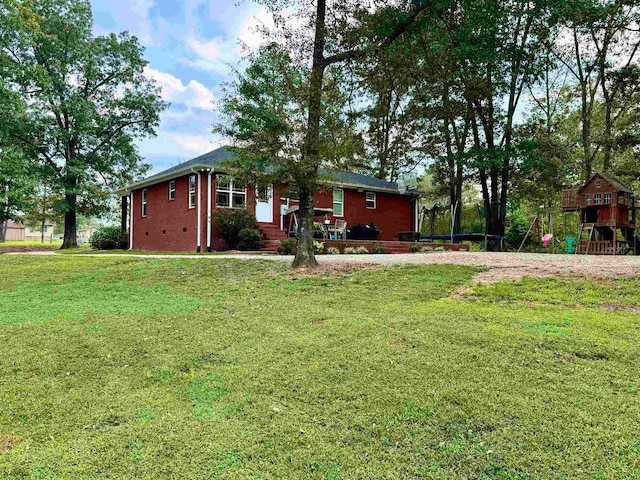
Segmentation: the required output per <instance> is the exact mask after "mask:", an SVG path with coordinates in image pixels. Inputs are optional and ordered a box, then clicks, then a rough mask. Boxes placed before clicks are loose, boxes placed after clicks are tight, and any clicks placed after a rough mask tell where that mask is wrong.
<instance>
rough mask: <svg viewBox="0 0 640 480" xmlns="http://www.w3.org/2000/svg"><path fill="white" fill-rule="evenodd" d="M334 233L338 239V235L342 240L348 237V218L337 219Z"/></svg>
mask: <svg viewBox="0 0 640 480" xmlns="http://www.w3.org/2000/svg"><path fill="white" fill-rule="evenodd" d="M333 234H334V236H335V240H337V239H338V236H340V238H341V239H342V240H346V239H347V221H346V220H336V224H335V226H334V227H333Z"/></svg>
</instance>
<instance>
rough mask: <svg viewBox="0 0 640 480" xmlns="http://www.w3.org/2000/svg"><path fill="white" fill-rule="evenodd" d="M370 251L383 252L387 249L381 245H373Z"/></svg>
mask: <svg viewBox="0 0 640 480" xmlns="http://www.w3.org/2000/svg"><path fill="white" fill-rule="evenodd" d="M371 253H377V254H384V253H387V251H386V250H385V249H384V247H383V246H382V245H374V246H373V248H372V249H371Z"/></svg>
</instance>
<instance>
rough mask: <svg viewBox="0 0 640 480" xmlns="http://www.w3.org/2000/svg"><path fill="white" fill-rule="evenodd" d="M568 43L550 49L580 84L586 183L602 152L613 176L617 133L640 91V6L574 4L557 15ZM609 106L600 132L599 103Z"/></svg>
mask: <svg viewBox="0 0 640 480" xmlns="http://www.w3.org/2000/svg"><path fill="white" fill-rule="evenodd" d="M555 13H556V17H557V21H558V23H559V24H560V25H561V27H562V32H563V33H564V38H566V39H567V40H566V41H557V42H555V43H553V44H551V45H550V49H551V51H552V52H553V53H554V55H555V56H556V58H557V59H558V61H560V62H561V63H562V64H563V65H564V67H565V68H566V69H567V70H568V71H569V72H570V74H571V76H572V77H573V79H574V80H575V82H576V90H577V96H578V101H579V105H580V113H581V115H580V120H581V144H582V150H583V178H584V179H585V180H586V179H588V178H589V177H591V174H592V172H593V169H594V164H595V162H596V159H597V156H598V154H599V153H602V154H603V158H602V168H603V170H604V171H605V172H606V171H609V170H610V169H611V166H612V165H611V164H612V153H613V151H614V150H615V139H614V135H613V133H614V130H615V125H616V123H617V122H618V121H619V120H620V117H621V115H623V114H624V112H625V111H626V110H627V109H628V108H629V107H630V106H631V105H632V103H631V101H632V98H633V95H632V94H633V93H634V92H638V90H639V89H640V73H639V70H638V67H637V65H636V64H635V63H636V61H637V56H638V50H639V49H640V32H639V31H638V22H639V21H640V6H638V5H637V3H636V2H628V1H625V0H607V1H598V0H572V1H570V2H560V3H559V4H558V9H557V10H556V12H555ZM599 102H602V104H603V106H604V122H603V125H602V130H601V131H600V132H597V131H594V129H593V122H594V115H595V113H596V111H595V109H596V107H597V104H598V103H599Z"/></svg>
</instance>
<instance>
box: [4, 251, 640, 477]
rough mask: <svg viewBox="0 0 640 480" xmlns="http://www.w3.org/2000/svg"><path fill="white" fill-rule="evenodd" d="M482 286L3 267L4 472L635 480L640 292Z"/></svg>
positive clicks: (573, 284) (439, 271)
mask: <svg viewBox="0 0 640 480" xmlns="http://www.w3.org/2000/svg"><path fill="white" fill-rule="evenodd" d="M473 274H474V270H473V269H472V268H468V267H457V266H412V267H402V268H399V267H398V268H392V269H386V270H382V269H379V270H365V271H358V272H351V273H344V274H341V275H308V274H297V273H292V272H289V271H287V270H286V265H283V264H281V263H280V262H268V261H262V260H259V259H255V260H251V261H241V260H216V261H211V262H210V261H206V260H203V259H198V260H191V259H180V258H176V259H149V258H146V259H141V258H114V257H108V256H105V257H100V258H96V257H82V256H54V257H43V258H34V257H29V256H11V257H9V256H3V257H2V258H0V275H1V278H3V282H0V478H3V479H21V478H33V479H66V478H72V479H75V478H93V479H99V478H197V479H207V478H209V479H214V478H229V479H236V478H237V479H240V478H242V479H251V478H253V479H280V478H304V479H333V480H335V479H356V478H358V479H359V478H372V479H382V478H385V479H405V478H410V479H411V478H415V479H418V478H434V479H438V478H443V479H445V478H446V479H450V478H461V479H462V478H465V479H466V478H478V479H485V480H488V479H534V478H535V479H537V478H548V479H559V478H566V479H574V478H578V479H582V478H584V479H592V480H594V479H601V478H605V479H619V478H620V479H622V478H638V476H639V474H638V472H640V434H638V429H637V427H636V421H635V419H637V418H638V417H639V416H640V402H639V400H640V398H639V397H638V395H640V393H639V388H640V373H638V369H637V366H636V362H637V355H638V353H637V352H638V349H637V345H638V336H639V335H640V330H639V329H638V326H637V325H638V321H637V320H638V316H637V314H635V313H633V312H631V311H629V305H631V304H632V303H634V302H636V299H637V295H638V294H637V293H636V292H637V290H638V289H637V282H638V280H636V279H629V280H622V279H621V280H617V281H608V282H607V284H602V283H598V282H595V281H575V280H553V279H535V280H533V279H526V280H522V281H519V282H504V283H500V284H497V285H494V286H489V287H477V288H474V289H472V290H471V291H470V292H469V293H468V294H466V295H465V296H463V298H460V295H459V294H456V295H451V294H452V293H454V292H457V291H458V289H459V287H460V286H462V285H465V284H468V283H469V282H470V279H471V277H472V275H473ZM612 305H613V306H616V308H615V309H614V308H613V307H612ZM3 446H4V447H3ZM2 452H4V453H2Z"/></svg>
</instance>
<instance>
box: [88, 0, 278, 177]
mask: <svg viewBox="0 0 640 480" xmlns="http://www.w3.org/2000/svg"><path fill="white" fill-rule="evenodd" d="M238 3H239V5H238ZM91 4H92V7H93V16H94V33H95V34H96V35H102V34H106V33H111V32H121V31H128V32H129V33H131V34H132V35H135V36H137V37H138V39H139V40H140V43H141V44H142V45H143V46H144V47H145V53H144V55H145V58H146V59H147V60H148V61H149V66H148V68H147V70H146V72H145V74H146V75H147V76H148V77H150V78H154V79H155V80H156V81H157V82H158V83H159V84H160V85H161V87H162V96H163V98H164V99H165V100H167V101H169V102H171V107H170V108H169V109H168V110H167V111H165V112H164V113H163V114H162V117H161V123H160V128H159V129H158V136H157V137H156V138H154V139H146V140H142V141H140V143H139V149H140V153H141V154H142V155H143V156H144V158H145V160H146V162H147V163H150V164H151V165H152V166H153V170H152V172H158V171H160V170H162V169H164V168H168V167H170V166H173V165H176V164H177V163H179V162H181V161H184V160H188V159H190V158H193V157H195V156H197V155H199V154H202V153H205V152H208V151H210V150H213V149H214V148H217V147H218V146H220V145H221V144H222V141H221V139H220V138H217V137H215V136H214V135H213V134H212V133H211V129H212V125H213V122H214V120H215V118H216V115H215V107H214V104H213V102H214V101H215V100H216V99H218V98H219V92H220V85H221V83H222V82H223V81H225V79H228V78H229V72H230V69H229V66H228V65H229V64H232V65H237V63H238V62H239V61H240V58H241V52H242V50H241V47H240V44H241V42H242V43H244V44H245V45H246V46H248V47H250V48H256V47H257V46H259V45H260V42H261V36H260V35H259V33H258V32H257V30H256V26H257V25H266V26H270V25H271V16H270V15H269V14H268V13H267V12H266V11H265V9H264V7H261V6H260V5H257V4H255V3H253V2H251V1H250V0H244V1H241V2H238V0H91Z"/></svg>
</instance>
